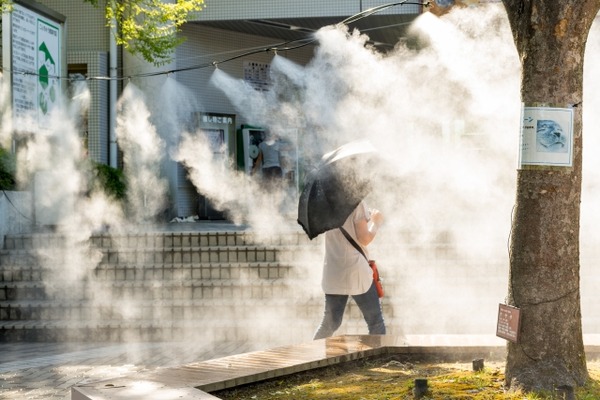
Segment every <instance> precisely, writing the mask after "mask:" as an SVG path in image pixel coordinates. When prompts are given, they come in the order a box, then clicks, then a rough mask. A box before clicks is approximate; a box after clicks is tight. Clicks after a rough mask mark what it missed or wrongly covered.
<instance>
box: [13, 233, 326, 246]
mask: <svg viewBox="0 0 600 400" xmlns="http://www.w3.org/2000/svg"><path fill="white" fill-rule="evenodd" d="M76 239H77V237H76V236H75V235H74V236H73V237H68V236H66V235H64V234H56V233H30V234H20V235H7V236H5V238H4V245H3V248H4V249H6V250H31V249H36V248H64V247H68V246H70V245H72V244H74V243H77V242H78V240H76ZM85 242H86V243H88V242H89V244H90V245H91V246H92V247H94V248H98V249H111V248H163V247H164V248H180V247H213V246H247V245H253V244H254V245H256V244H261V245H307V244H311V243H317V242H319V240H318V239H317V240H314V241H312V242H311V241H310V240H309V239H308V238H307V237H306V235H305V234H304V233H303V232H299V231H289V232H281V233H278V234H277V235H270V236H264V235H257V234H255V233H253V232H248V231H218V232H130V233H127V234H118V233H115V234H93V235H92V236H91V237H90V238H89V240H86V241H85Z"/></svg>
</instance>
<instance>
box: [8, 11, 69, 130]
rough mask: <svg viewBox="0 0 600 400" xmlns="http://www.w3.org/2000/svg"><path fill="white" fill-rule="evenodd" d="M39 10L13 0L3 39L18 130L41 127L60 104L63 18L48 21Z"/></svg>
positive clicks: (47, 14)
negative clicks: (29, 123) (32, 123)
mask: <svg viewBox="0 0 600 400" xmlns="http://www.w3.org/2000/svg"><path fill="white" fill-rule="evenodd" d="M42 9H43V6H37V5H34V4H33V3H31V4H30V2H27V3H25V2H24V4H19V2H18V1H17V2H15V3H14V5H13V11H12V12H11V13H9V14H8V15H9V16H10V30H9V31H8V32H9V33H10V34H9V35H5V36H7V37H9V38H10V43H8V45H9V48H10V50H11V51H10V68H7V69H10V71H11V72H12V80H11V86H12V91H11V92H12V106H13V116H14V119H15V125H16V126H20V127H21V126H25V123H26V122H27V121H31V120H33V121H35V122H36V123H37V125H38V126H39V127H42V128H43V127H44V126H45V125H46V124H47V121H48V117H49V114H50V112H51V111H52V109H53V108H54V107H55V106H56V105H58V104H59V102H60V101H61V95H62V90H61V83H60V77H61V75H62V72H63V62H64V60H63V57H62V51H63V49H62V47H63V43H62V41H63V40H64V38H63V28H64V26H63V25H64V18H63V17H60V16H59V17H58V18H56V19H55V18H51V17H50V16H49V13H46V12H43V11H42ZM61 19H62V20H61ZM3 25H4V23H3ZM4 26H6V25H4ZM5 45H6V43H5ZM31 128H35V127H31Z"/></svg>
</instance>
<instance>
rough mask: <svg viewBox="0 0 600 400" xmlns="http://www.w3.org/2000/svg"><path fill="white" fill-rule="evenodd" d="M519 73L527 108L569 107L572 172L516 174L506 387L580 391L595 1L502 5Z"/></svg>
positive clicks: (510, 1)
mask: <svg viewBox="0 0 600 400" xmlns="http://www.w3.org/2000/svg"><path fill="white" fill-rule="evenodd" d="M503 3H504V5H505V7H506V11H507V14H508V18H509V21H510V24H511V29H512V33H513V37H514V40H515V44H516V47H517V51H518V53H519V56H520V59H521V64H522V71H523V72H522V74H523V75H522V81H521V83H522V84H521V97H522V101H523V103H524V105H525V106H529V105H547V106H553V107H561V108H572V109H573V111H574V127H573V144H572V146H573V166H572V167H545V166H524V167H522V168H520V169H519V171H518V174H517V196H516V206H515V207H516V208H515V213H514V217H513V223H512V235H511V241H510V276H509V288H508V294H509V295H508V300H509V304H512V305H514V306H516V307H519V308H520V309H521V331H520V334H519V341H518V342H517V343H513V342H509V343H508V356H507V362H506V384H507V386H509V387H510V388H511V389H523V390H525V391H539V390H554V389H556V388H557V387H560V386H565V385H566V386H571V387H576V386H580V385H583V384H585V382H586V380H587V378H588V373H587V366H586V359H585V352H584V346H583V333H582V327H581V305H580V290H579V289H580V285H579V269H580V267H579V215H580V200H581V162H582V156H581V154H582V126H581V125H582V118H581V116H582V93H583V59H584V52H585V44H586V40H587V36H588V32H589V29H590V27H591V24H592V22H593V20H594V18H595V16H596V14H597V13H598V10H599V9H600V0H580V1H571V0H503Z"/></svg>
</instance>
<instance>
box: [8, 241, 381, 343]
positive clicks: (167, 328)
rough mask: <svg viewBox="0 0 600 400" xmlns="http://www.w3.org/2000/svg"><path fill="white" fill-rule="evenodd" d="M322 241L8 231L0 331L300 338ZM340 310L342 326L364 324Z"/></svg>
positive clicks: (313, 313)
mask: <svg viewBox="0 0 600 400" xmlns="http://www.w3.org/2000/svg"><path fill="white" fill-rule="evenodd" d="M321 251H322V250H321V244H320V243H319V241H317V240H315V241H312V242H311V241H309V240H308V239H307V238H306V236H305V235H304V234H303V233H301V232H295V231H294V232H289V233H283V234H277V235H275V236H272V237H258V236H257V235H255V234H253V233H251V232H247V231H223V232H153V233H129V234H121V235H108V234H97V235H93V236H92V237H91V238H89V240H81V239H79V238H77V237H65V235H59V234H26V235H7V236H6V237H5V240H4V246H3V248H2V249H1V250H0V340H2V341H19V340H26V341H60V340H70V341H90V340H93V341H132V340H137V341H165V340H166V341H180V340H213V341H214V340H223V341H238V342H239V341H251V342H253V343H264V344H265V345H269V346H273V345H280V344H289V343H296V342H302V341H306V340H309V339H310V338H311V337H312V334H313V332H314V330H315V328H316V326H317V324H318V322H319V320H320V317H321V315H322V301H323V299H322V293H321V291H320V284H319V281H320V274H321V268H320V264H321V263H322V252H321ZM384 306H385V305H384ZM385 307H386V308H389V305H387V306H385ZM347 312H348V317H346V322H345V324H346V325H345V326H344V329H345V330H346V332H348V333H353V332H361V333H364V331H365V327H364V321H362V319H361V317H360V314H359V311H358V310H357V307H356V306H355V305H354V304H353V303H352V302H351V303H350V304H349V310H348V311H347ZM386 312H388V313H391V310H387V311H386Z"/></svg>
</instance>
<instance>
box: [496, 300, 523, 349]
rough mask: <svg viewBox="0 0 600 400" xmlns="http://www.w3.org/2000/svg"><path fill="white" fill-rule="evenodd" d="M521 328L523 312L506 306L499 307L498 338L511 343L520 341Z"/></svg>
mask: <svg viewBox="0 0 600 400" xmlns="http://www.w3.org/2000/svg"><path fill="white" fill-rule="evenodd" d="M520 326H521V310H519V309H518V308H517V307H512V306H509V305H506V304H500V305H499V307H498V325H497V327H496V336H498V337H501V338H503V339H506V340H510V341H511V342H514V343H517V342H518V341H519V328H520Z"/></svg>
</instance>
